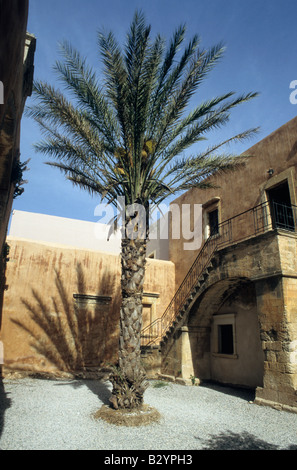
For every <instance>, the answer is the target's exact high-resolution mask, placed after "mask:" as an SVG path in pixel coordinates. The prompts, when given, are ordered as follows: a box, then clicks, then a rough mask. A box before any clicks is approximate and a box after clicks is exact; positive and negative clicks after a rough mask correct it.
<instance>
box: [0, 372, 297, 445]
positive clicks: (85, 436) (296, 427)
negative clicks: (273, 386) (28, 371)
mask: <svg viewBox="0 0 297 470" xmlns="http://www.w3.org/2000/svg"><path fill="white" fill-rule="evenodd" d="M0 385H1V383H0ZM154 385H156V382H154V381H152V382H150V387H149V388H148V390H147V391H146V394H145V403H147V404H149V405H152V406H154V407H155V408H157V409H158V410H159V411H160V412H161V414H162V420H161V422H160V423H158V424H150V425H148V426H142V427H141V428H139V427H138V428H132V427H129V428H127V427H118V426H115V425H111V424H108V423H106V422H104V421H102V420H95V419H94V418H93V416H92V415H93V414H94V413H95V412H96V411H97V410H98V409H99V408H100V407H101V405H102V404H107V403H108V397H109V395H110V390H111V385H110V383H109V382H102V381H97V380H73V381H65V380H64V381H55V380H43V379H32V378H30V379H28V378H26V379H5V380H3V386H2V388H1V387H0V449H1V450H108V451H110V450H117V451H120V450H126V451H127V450H155V451H160V450H171V451H177V450H179V451H181V450H182V451H185V450H188V451H191V450H192V451H193V450H202V449H203V450H204V449H205V450H210V449H211V450H224V449H229V450H255V449H261V450H266V449H267V450H297V414H294V413H289V412H286V411H278V410H275V409H272V408H269V407H264V406H258V405H254V404H253V403H251V401H252V400H253V394H251V392H249V391H243V390H234V389H231V388H228V387H222V386H214V385H211V386H210V385H209V386H206V385H202V386H200V387H194V386H193V387H186V386H183V385H177V384H172V383H169V384H167V385H166V386H163V387H159V388H157V387H155V386H154Z"/></svg>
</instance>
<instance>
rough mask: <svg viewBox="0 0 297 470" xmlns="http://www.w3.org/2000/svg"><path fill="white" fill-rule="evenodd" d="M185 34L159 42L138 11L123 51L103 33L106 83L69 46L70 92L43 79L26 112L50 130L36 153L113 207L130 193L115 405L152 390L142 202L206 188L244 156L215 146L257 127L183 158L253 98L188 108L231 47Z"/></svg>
mask: <svg viewBox="0 0 297 470" xmlns="http://www.w3.org/2000/svg"><path fill="white" fill-rule="evenodd" d="M185 33H186V28H185V26H180V27H179V28H178V29H177V30H176V31H175V33H174V35H173V37H172V39H171V41H170V42H169V43H168V44H166V42H165V41H164V39H163V38H162V37H161V36H160V35H157V36H156V37H155V38H154V39H152V38H151V27H150V26H149V25H147V24H146V21H145V17H144V15H143V13H142V12H136V13H135V15H134V17H133V20H132V22H131V25H130V29H129V31H128V34H127V40H126V44H125V46H124V48H120V46H119V44H118V42H117V41H116V39H115V36H114V35H113V33H111V32H108V33H106V32H99V33H98V44H99V49H100V52H101V56H102V59H103V69H104V76H105V79H104V80H102V83H100V82H99V80H98V78H97V75H96V73H95V71H94V70H93V69H92V68H91V67H90V66H89V65H88V64H87V62H86V60H85V59H84V58H82V57H81V55H80V54H79V53H78V52H77V51H76V50H75V49H74V48H73V47H72V46H71V45H70V44H69V43H67V42H64V43H63V44H62V45H61V52H62V57H63V60H62V61H57V62H56V64H55V66H54V68H55V70H56V71H57V72H58V75H59V78H60V79H62V82H63V84H64V85H65V91H64V94H63V93H62V92H61V91H60V90H59V89H55V88H54V87H53V86H51V85H49V84H47V83H44V82H40V81H37V82H35V84H34V96H35V99H36V102H35V103H33V104H32V106H31V107H30V108H29V115H30V116H31V117H33V118H34V119H35V120H36V121H37V122H38V123H39V125H40V127H41V130H42V131H43V133H44V135H45V138H44V140H42V141H40V142H39V143H38V144H37V145H36V149H37V151H38V152H42V153H43V154H47V155H49V156H50V157H51V158H52V159H53V160H51V161H50V162H49V163H48V164H50V165H53V166H55V167H57V168H59V169H60V170H61V171H62V172H63V173H64V174H65V175H66V177H67V178H68V179H69V180H70V181H72V182H73V183H74V184H75V185H78V186H80V187H81V188H83V189H86V190H88V191H89V192H90V193H92V194H99V195H100V197H101V198H102V200H104V201H106V202H107V203H109V204H113V205H115V206H116V204H117V200H118V198H122V199H123V198H124V201H125V204H126V205H129V206H130V207H132V209H133V208H135V210H132V213H131V212H129V216H127V217H126V219H125V229H126V230H125V231H124V236H123V237H122V246H121V260H122V281H121V291H122V305H121V310H120V342H119V363H118V368H117V370H116V372H115V373H114V375H113V376H112V377H111V381H112V383H113V391H112V398H111V402H112V404H113V406H114V407H115V408H129V409H132V408H135V407H138V406H139V405H140V404H141V403H142V402H143V395H144V392H145V389H146V386H147V385H146V380H145V372H144V370H143V368H142V366H141V362H140V334H141V329H142V293H143V281H144V274H145V262H146V239H147V236H146V234H147V232H146V231H145V232H144V231H143V230H137V229H139V228H141V227H139V221H138V218H137V216H138V209H137V208H138V207H140V206H141V207H143V208H145V211H146V213H147V214H148V208H149V205H152V204H153V205H158V204H160V203H161V202H162V201H164V200H165V199H166V198H167V197H168V196H172V195H174V194H177V193H180V192H181V191H185V190H188V189H190V188H193V187H205V186H207V184H209V183H208V182H207V179H208V177H209V176H211V175H212V174H214V173H217V172H220V171H229V170H234V169H235V168H237V167H238V165H241V164H242V158H239V157H235V156H234V155H230V154H229V153H223V152H221V153H218V149H221V147H223V145H225V144H227V143H230V142H237V141H242V140H243V139H246V138H248V137H250V136H251V135H252V134H253V133H254V132H255V129H251V130H248V131H244V132H242V133H241V134H239V135H235V136H232V137H231V138H229V139H227V140H225V141H224V142H221V143H220V144H217V145H213V146H209V147H208V148H206V149H203V151H201V152H200V153H195V154H194V153H193V154H190V155H185V151H186V150H188V149H189V148H190V147H192V146H193V144H196V143H198V142H200V141H204V140H206V137H205V136H206V134H207V132H209V131H212V130H214V129H217V128H220V127H222V126H224V125H225V124H226V123H227V122H228V120H229V117H230V111H231V109H232V108H234V107H236V106H237V105H239V104H242V103H244V102H247V101H249V100H250V99H252V98H254V97H255V96H256V93H247V94H243V95H241V96H237V97H236V96H235V94H234V93H233V92H230V93H226V94H223V95H221V96H218V97H215V98H213V99H211V100H208V101H204V102H202V103H201V104H199V105H198V106H195V107H193V109H192V110H191V111H190V110H189V109H188V110H187V108H188V106H189V105H190V104H191V98H192V96H193V94H194V93H195V92H196V90H197V89H198V87H199V86H200V84H201V83H202V82H203V80H204V79H205V78H206V76H207V74H208V73H209V72H210V70H211V69H212V68H213V67H214V65H215V64H216V63H217V62H218V60H219V59H220V58H221V57H222V54H223V52H224V48H223V47H222V45H220V44H219V45H217V46H215V47H213V48H211V49H210V50H204V49H202V48H201V47H200V40H199V38H198V36H196V35H195V36H194V37H193V38H192V39H191V40H190V41H189V42H188V43H187V44H186V45H185V47H184V49H183V50H181V46H182V44H183V43H184V41H185ZM69 92H70V95H69V96H68V97H67V95H68V93H69ZM131 227H132V228H131ZM128 234H130V235H129V236H128ZM133 235H135V236H133Z"/></svg>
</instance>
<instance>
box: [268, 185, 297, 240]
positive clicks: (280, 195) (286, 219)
mask: <svg viewBox="0 0 297 470" xmlns="http://www.w3.org/2000/svg"><path fill="white" fill-rule="evenodd" d="M267 195H268V201H269V208H270V213H271V219H272V227H273V228H281V229H284V230H289V231H295V220H294V209H293V207H292V204H291V196H290V190H289V185H288V181H287V180H286V181H284V182H283V183H281V184H279V185H277V186H274V187H273V188H271V189H269V190H267Z"/></svg>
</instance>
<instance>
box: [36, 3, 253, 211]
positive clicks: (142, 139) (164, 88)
mask: <svg viewBox="0 0 297 470" xmlns="http://www.w3.org/2000/svg"><path fill="white" fill-rule="evenodd" d="M150 33H151V28H150V26H147V25H146V23H145V19H144V16H143V14H142V13H138V12H137V13H136V14H135V15H134V18H133V21H132V23H131V26H130V30H129V32H128V35H127V42H126V45H125V48H124V50H121V48H120V47H119V45H118V43H117V41H116V39H115V37H114V35H113V34H112V33H107V34H105V33H102V32H99V33H98V43H99V48H100V52H101V55H102V58H103V63H104V73H105V81H104V82H103V83H102V84H100V83H99V80H98V78H97V77H96V74H95V72H94V71H93V69H92V68H91V67H89V66H88V65H87V63H86V60H85V59H82V57H81V56H80V54H79V53H78V52H77V51H76V50H74V49H73V48H72V47H71V45H70V44H69V43H67V42H64V43H63V44H62V45H61V51H62V55H63V57H64V60H63V61H58V62H56V64H55V70H56V71H57V72H58V74H59V77H60V78H61V79H62V81H63V82H64V84H65V86H66V90H68V91H70V92H71V94H72V96H71V99H67V97H66V96H65V94H63V93H62V92H61V91H59V90H58V89H55V88H53V87H52V86H50V85H49V84H47V83H43V82H35V85H34V95H35V97H36V98H37V103H36V104H34V105H32V106H31V107H30V108H29V110H28V112H29V115H30V116H32V117H34V118H35V120H36V121H37V122H38V123H39V125H40V126H41V129H42V130H43V131H44V133H45V139H44V140H43V141H41V142H39V143H38V144H37V145H36V149H37V150H38V151H39V152H42V153H44V154H47V155H49V156H50V157H53V159H54V160H55V161H51V162H50V163H49V164H50V165H53V166H56V167H58V168H59V169H60V170H62V171H63V172H64V173H65V174H66V175H67V177H68V179H70V180H71V181H72V182H73V183H74V184H77V185H79V186H81V187H83V188H85V189H87V190H88V191H90V192H91V193H99V195H100V196H101V197H102V198H103V199H105V200H107V202H109V203H113V204H115V201H116V199H117V197H119V196H123V197H125V200H126V203H127V204H133V203H135V202H137V203H139V204H142V205H144V206H145V207H147V205H148V203H151V204H156V205H158V204H159V203H160V202H162V201H163V200H164V199H166V198H167V197H168V196H169V195H173V194H176V193H178V192H180V191H184V190H187V189H189V188H192V187H203V186H204V185H205V184H206V180H207V177H208V176H210V175H212V174H213V173H214V172H217V171H221V170H223V171H225V170H230V169H231V168H235V167H236V166H237V165H238V164H240V163H241V160H240V159H238V158H234V156H232V155H230V154H225V153H223V154H219V155H218V153H217V151H218V149H220V148H221V147H222V146H223V145H224V144H226V143H229V142H232V141H239V140H242V139H245V138H247V137H249V136H251V135H252V134H253V133H254V132H255V129H251V130H248V131H244V132H242V133H241V134H239V135H235V136H233V137H231V138H229V139H227V140H226V141H224V142H221V143H220V144H217V145H215V146H210V147H208V148H207V149H206V150H203V151H202V152H200V153H198V154H195V155H190V156H189V155H186V156H185V151H186V150H187V149H189V148H190V147H191V146H192V145H193V144H195V143H197V142H199V141H202V140H205V139H206V137H205V135H206V133H207V132H208V131H211V130H213V129H215V128H219V127H221V126H223V125H225V124H226V123H227V122H228V120H229V116H230V111H231V109H232V108H234V107H235V106H237V105H239V104H241V103H243V102H246V101H248V100H250V99H251V98H254V97H255V96H256V93H247V94H245V95H241V96H239V97H235V96H234V93H233V92H230V93H226V94H224V95H221V96H218V97H216V98H213V99H211V100H208V101H205V102H203V103H201V104H200V105H199V106H196V107H195V108H194V109H193V110H191V111H190V112H186V111H187V107H188V105H189V103H190V100H191V97H192V96H193V94H194V92H195V91H196V90H197V88H198V87H199V86H200V84H201V83H202V81H203V80H204V79H205V77H206V76H207V74H208V72H209V71H210V70H211V69H212V67H213V66H214V65H215V64H216V63H217V61H218V60H219V59H220V58H221V57H222V54H223V51H224V48H223V47H222V46H221V45H217V46H215V47H213V48H211V49H210V50H204V49H201V48H200V41H199V38H198V36H194V37H193V38H192V39H191V40H190V41H189V43H188V44H187V45H186V47H185V48H184V50H183V52H180V47H181V45H182V43H183V42H184V41H185V26H181V27H179V28H178V29H177V30H176V32H175V34H174V35H173V38H172V40H171V42H170V44H169V45H168V47H166V44H165V41H164V40H163V39H162V38H161V36H159V35H157V37H156V38H155V39H154V40H151V37H150V36H151V34H150Z"/></svg>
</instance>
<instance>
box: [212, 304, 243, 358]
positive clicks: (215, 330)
mask: <svg viewBox="0 0 297 470" xmlns="http://www.w3.org/2000/svg"><path fill="white" fill-rule="evenodd" d="M225 325H232V335H233V353H232V354H228V353H222V352H220V337H219V329H220V326H225ZM212 355H213V356H216V357H222V358H226V359H237V358H238V354H237V344H236V313H225V314H218V315H214V316H213V325H212Z"/></svg>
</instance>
